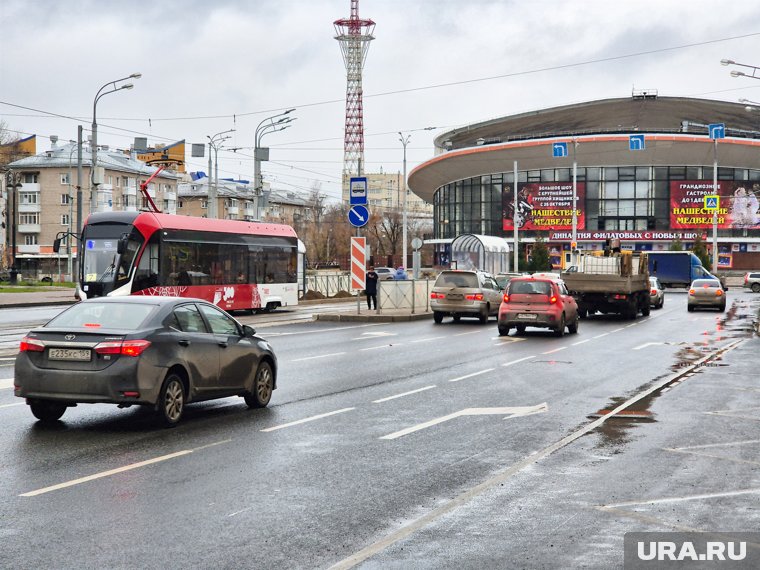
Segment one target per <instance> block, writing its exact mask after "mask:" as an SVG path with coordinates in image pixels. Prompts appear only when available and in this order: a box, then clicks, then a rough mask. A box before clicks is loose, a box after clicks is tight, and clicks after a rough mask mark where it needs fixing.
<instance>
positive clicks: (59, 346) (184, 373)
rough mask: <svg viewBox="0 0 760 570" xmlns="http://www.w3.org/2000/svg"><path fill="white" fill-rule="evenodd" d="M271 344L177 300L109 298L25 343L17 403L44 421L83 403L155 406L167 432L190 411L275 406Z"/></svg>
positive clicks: (216, 313) (74, 310)
mask: <svg viewBox="0 0 760 570" xmlns="http://www.w3.org/2000/svg"><path fill="white" fill-rule="evenodd" d="M276 379H277V359H276V357H275V355H274V352H273V351H272V348H271V347H270V346H269V344H268V343H267V342H266V341H265V340H263V339H262V338H260V337H258V336H256V334H255V331H254V330H253V329H252V328H251V327H250V326H247V325H246V326H243V325H241V324H240V323H238V322H237V321H236V320H235V319H233V318H232V317H231V316H230V315H228V314H227V313H226V312H224V311H223V310H221V309H220V308H219V307H216V306H215V305H212V304H210V303H207V302H205V301H201V300H199V299H186V298H176V297H142V296H136V297H101V298H97V299H90V300H87V301H82V302H81V303H77V304H76V305H73V306H71V307H70V308H68V309H67V310H65V311H64V312H62V313H61V314H59V315H58V316H56V317H55V318H53V319H52V320H51V321H50V322H48V323H47V324H45V325H44V326H42V327H39V328H36V329H34V330H32V331H30V332H29V334H28V335H27V336H26V337H24V339H23V340H22V341H21V346H20V352H19V354H18V356H17V357H16V365H15V381H14V384H15V394H16V396H19V397H21V398H26V401H27V404H29V406H30V407H31V410H32V413H33V414H34V415H35V417H37V418H38V419H40V420H42V421H43V422H53V421H56V420H58V419H59V418H60V417H61V416H62V415H63V413H64V412H65V411H66V408H67V407H70V406H75V405H77V404H79V403H88V404H95V403H111V404H118V405H119V407H128V406H131V405H144V406H151V407H153V408H154V409H155V411H156V413H157V415H158V417H159V419H160V420H161V421H162V423H163V424H165V425H167V426H170V427H171V426H174V425H176V424H177V423H178V422H179V421H180V418H181V417H182V412H183V410H184V407H185V404H187V403H189V402H198V401H202V400H210V399H214V398H224V397H228V396H241V397H243V398H245V401H246V403H247V404H248V406H249V407H253V408H260V407H264V406H266V405H267V404H269V400H270V399H271V397H272V391H273V390H274V389H275V388H276V387H277V383H276Z"/></svg>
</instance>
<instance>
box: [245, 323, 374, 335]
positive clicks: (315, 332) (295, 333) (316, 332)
mask: <svg viewBox="0 0 760 570" xmlns="http://www.w3.org/2000/svg"><path fill="white" fill-rule="evenodd" d="M293 322H296V321H293ZM297 322H301V321H297ZM253 324H254V325H255V326H254V328H256V327H258V326H261V324H256V323H253ZM262 324H263V323H262ZM277 324H280V323H277ZM379 326H381V323H372V324H367V325H350V326H346V327H333V328H329V329H319V330H315V331H294V332H273V333H266V335H265V336H267V337H270V336H293V335H297V334H319V333H325V332H333V331H345V330H350V329H361V328H366V327H379Z"/></svg>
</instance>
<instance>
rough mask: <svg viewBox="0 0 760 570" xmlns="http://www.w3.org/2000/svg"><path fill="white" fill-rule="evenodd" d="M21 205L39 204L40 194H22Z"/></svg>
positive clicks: (20, 196)
mask: <svg viewBox="0 0 760 570" xmlns="http://www.w3.org/2000/svg"><path fill="white" fill-rule="evenodd" d="M18 198H19V203H20V204H39V203H40V194H39V192H21V193H20V194H19V196H18Z"/></svg>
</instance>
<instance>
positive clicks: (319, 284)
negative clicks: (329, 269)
mask: <svg viewBox="0 0 760 570" xmlns="http://www.w3.org/2000/svg"><path fill="white" fill-rule="evenodd" d="M306 287H307V290H308V291H317V292H318V293H322V295H324V296H325V297H332V296H333V295H335V294H336V293H338V292H339V291H348V292H349V293H350V292H351V276H350V275H349V274H348V273H317V274H313V275H306Z"/></svg>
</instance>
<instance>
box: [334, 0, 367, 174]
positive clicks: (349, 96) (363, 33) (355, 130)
mask: <svg viewBox="0 0 760 570" xmlns="http://www.w3.org/2000/svg"><path fill="white" fill-rule="evenodd" d="M333 24H334V25H335V33H336V36H335V39H336V40H338V42H339V43H340V50H341V52H342V53H343V62H344V63H345V65H346V78H347V85H346V128H345V137H344V140H343V184H344V186H345V185H346V184H347V183H348V178H349V177H350V176H352V175H356V176H360V175H361V174H362V172H361V170H363V165H364V104H363V102H362V93H363V91H362V69H363V68H364V60H365V59H366V57H367V50H368V49H369V42H371V41H372V40H374V39H375V38H374V36H373V35H372V32H374V31H375V22H373V21H372V20H362V19H360V18H359V0H351V17H350V18H347V19H346V18H344V19H341V20H335V22H333Z"/></svg>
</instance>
